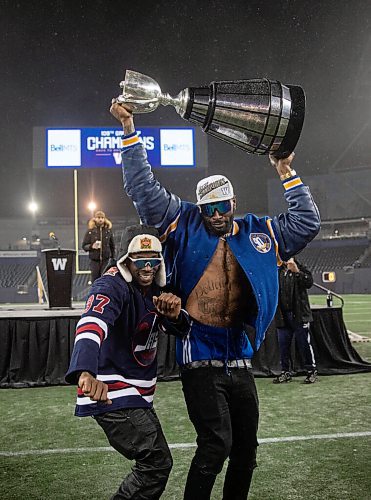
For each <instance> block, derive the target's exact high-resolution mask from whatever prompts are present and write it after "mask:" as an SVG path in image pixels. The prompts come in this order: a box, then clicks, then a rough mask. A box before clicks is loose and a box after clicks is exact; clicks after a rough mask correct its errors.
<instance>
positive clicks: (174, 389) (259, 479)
mask: <svg viewBox="0 0 371 500" xmlns="http://www.w3.org/2000/svg"><path fill="white" fill-rule="evenodd" d="M345 299H346V302H345V307H344V318H345V322H346V324H347V327H348V329H351V330H352V331H355V332H357V333H361V334H362V335H365V336H368V337H369V338H371V334H370V331H371V297H370V296H349V297H345ZM311 300H312V303H315V302H316V301H318V300H322V298H319V297H318V296H315V297H312V298H311ZM348 320H349V322H348ZM351 321H354V323H352V324H353V325H355V326H354V327H352V328H350V327H349V324H350V322H351ZM354 347H355V348H356V349H357V350H358V352H360V354H361V355H362V356H363V357H364V358H365V359H369V360H370V361H371V342H368V343H357V344H354ZM302 380H303V377H298V378H294V380H293V381H292V382H291V383H290V384H283V385H279V386H277V385H274V384H272V380H271V379H266V378H258V379H257V380H256V382H257V386H258V392H259V399H260V411H261V418H260V429H259V437H260V439H262V440H264V439H267V438H277V437H289V436H311V435H323V434H336V433H354V432H365V431H366V432H367V431H368V432H371V413H370V402H371V392H370V382H371V374H370V373H369V374H355V375H337V376H331V377H320V380H319V382H318V383H317V384H313V385H304V384H302V383H301V382H302ZM74 398H75V388H73V387H46V388H34V389H2V390H1V391H0V421H1V426H0V451H2V452H4V451H8V452H21V451H27V450H40V451H41V450H48V449H49V450H50V449H54V450H63V449H66V448H72V449H74V450H77V449H79V448H92V447H106V446H108V443H107V441H106V439H105V436H104V434H103V432H102V431H101V429H100V428H99V427H98V425H97V424H96V423H95V422H94V420H93V419H91V418H76V417H73V408H74ZM155 406H156V410H157V412H158V415H159V417H160V420H161V422H162V425H163V428H164V431H165V434H166V436H167V439H168V442H169V443H191V444H193V443H194V440H195V433H194V430H193V428H192V426H191V424H190V422H189V420H188V416H187V412H186V408H185V405H184V401H183V396H182V391H181V385H180V382H179V381H174V382H167V383H160V384H159V385H158V389H157V392H156V397H155ZM370 447H371V437H370V436H366V437H347V438H337V439H335V438H332V439H330V438H326V439H321V440H308V441H293V442H276V443H264V442H262V444H261V445H260V447H259V451H258V463H259V467H258V469H257V470H256V472H255V474H254V479H253V484H252V488H251V494H250V497H249V499H250V500H304V499H305V500H370V499H371V474H370ZM194 449H195V448H194V447H191V448H187V449H173V450H172V454H173V458H174V468H173V471H172V473H171V476H170V479H169V483H168V486H167V488H166V491H165V493H164V495H163V497H162V498H163V499H164V500H181V498H182V491H183V487H184V483H185V477H186V474H187V470H188V467H189V464H190V462H191V460H192V456H193V453H194ZM129 470H130V463H129V462H128V461H126V460H124V459H122V458H121V457H120V455H119V454H118V453H116V452H114V451H90V452H73V451H65V452H57V453H53V454H44V455H26V456H8V457H5V456H0V481H1V490H0V498H1V499H2V500H11V499H12V500H18V499H19V500H23V499H27V500H28V499H30V500H44V499H45V500H49V499H53V500H59V499H61V500H63V499H66V500H67V499H68V500H75V499H76V500H77V499H79V500H80V499H89V500H103V499H108V498H109V497H110V495H111V494H112V493H113V492H114V491H115V489H116V487H117V486H118V484H119V482H120V480H121V478H122V477H123V476H124V474H126V473H127V472H128V471H129ZM222 483H223V473H222V474H220V475H219V477H218V478H217V481H216V484H215V487H214V490H213V496H212V499H213V500H220V499H221V498H222ZM195 500H197V499H196V498H195Z"/></svg>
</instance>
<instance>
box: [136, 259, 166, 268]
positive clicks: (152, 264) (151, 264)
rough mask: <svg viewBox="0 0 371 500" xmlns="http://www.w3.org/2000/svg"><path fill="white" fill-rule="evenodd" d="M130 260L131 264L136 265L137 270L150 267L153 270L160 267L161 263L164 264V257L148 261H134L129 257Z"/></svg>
mask: <svg viewBox="0 0 371 500" xmlns="http://www.w3.org/2000/svg"><path fill="white" fill-rule="evenodd" d="M128 259H130V260H131V262H132V263H133V264H134V265H135V267H136V268H137V269H144V268H145V267H147V266H149V267H151V268H152V269H153V268H155V267H158V266H159V265H160V264H161V262H162V257H154V258H150V259H149V258H147V259H133V258H132V257H128Z"/></svg>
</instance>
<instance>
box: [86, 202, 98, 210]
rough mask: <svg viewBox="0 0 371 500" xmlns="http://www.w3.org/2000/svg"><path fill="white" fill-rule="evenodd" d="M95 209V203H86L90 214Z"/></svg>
mask: <svg viewBox="0 0 371 500" xmlns="http://www.w3.org/2000/svg"><path fill="white" fill-rule="evenodd" d="M96 208H97V204H96V203H95V201H90V202H89V203H88V210H90V212H92V213H93V212H94V211H95V210H96Z"/></svg>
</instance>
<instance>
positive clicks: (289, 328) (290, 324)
mask: <svg viewBox="0 0 371 500" xmlns="http://www.w3.org/2000/svg"><path fill="white" fill-rule="evenodd" d="M284 318H285V326H284V327H283V328H277V338H278V345H279V348H280V361H281V370H282V371H283V372H289V371H290V370H291V368H292V361H291V343H292V340H293V338H295V343H296V347H297V348H298V350H299V352H300V354H301V355H302V357H303V360H304V367H305V369H306V370H307V371H308V372H310V371H313V370H316V360H315V357H314V352H313V347H312V344H311V339H310V329H309V323H301V324H299V325H298V324H296V323H295V322H294V320H293V317H292V313H290V312H285V313H284Z"/></svg>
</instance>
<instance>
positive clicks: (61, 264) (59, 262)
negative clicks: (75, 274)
mask: <svg viewBox="0 0 371 500" xmlns="http://www.w3.org/2000/svg"><path fill="white" fill-rule="evenodd" d="M52 264H53V269H54V271H64V270H65V269H66V264H67V258H58V259H57V258H54V259H52Z"/></svg>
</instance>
